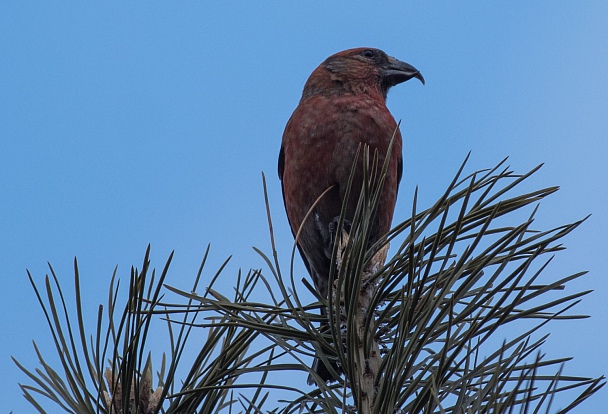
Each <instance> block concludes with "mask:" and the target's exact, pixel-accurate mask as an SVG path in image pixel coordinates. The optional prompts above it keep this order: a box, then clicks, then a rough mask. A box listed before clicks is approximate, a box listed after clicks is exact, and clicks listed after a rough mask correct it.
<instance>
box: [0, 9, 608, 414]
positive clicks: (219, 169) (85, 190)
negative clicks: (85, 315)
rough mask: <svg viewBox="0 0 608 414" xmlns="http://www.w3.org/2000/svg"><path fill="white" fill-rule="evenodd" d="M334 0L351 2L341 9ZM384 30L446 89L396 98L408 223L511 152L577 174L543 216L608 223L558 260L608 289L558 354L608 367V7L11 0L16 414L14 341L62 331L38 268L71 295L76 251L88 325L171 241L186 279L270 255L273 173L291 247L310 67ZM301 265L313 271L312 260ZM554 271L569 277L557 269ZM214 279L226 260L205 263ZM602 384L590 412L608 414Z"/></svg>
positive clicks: (1, 211)
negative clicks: (289, 193) (291, 134)
mask: <svg viewBox="0 0 608 414" xmlns="http://www.w3.org/2000/svg"><path fill="white" fill-rule="evenodd" d="M330 3H332V4H330ZM357 46H373V47H378V48H381V49H383V50H385V51H386V52H387V53H388V54H390V55H392V56H395V57H397V58H399V59H401V60H404V61H406V62H408V63H410V64H412V65H414V66H415V67H416V68H418V69H419V70H420V71H421V72H422V73H423V75H424V77H425V79H426V81H427V84H426V86H422V85H420V84H419V83H418V82H408V83H406V84H404V85H399V86H398V87H396V88H394V89H393V90H392V91H391V93H390V95H389V100H388V105H389V108H390V109H391V111H392V113H393V115H394V116H395V118H396V119H400V120H402V127H401V128H402V132H403V135H404V154H403V155H404V175H403V180H402V184H401V185H402V186H401V190H400V193H399V196H400V199H399V201H398V205H397V212H396V215H395V216H396V220H399V221H401V220H404V219H406V218H407V217H408V213H409V212H410V210H411V207H410V206H411V199H412V194H413V191H414V189H415V187H416V186H419V188H420V206H421V207H427V206H428V205H429V204H430V203H431V202H432V201H434V199H436V198H437V196H438V195H439V194H440V193H442V192H443V190H444V189H445V187H446V186H447V184H448V183H449V182H450V180H451V179H452V177H453V175H454V173H455V172H456V170H457V167H458V166H459V165H460V164H461V162H462V161H463V159H464V157H465V156H466V154H467V153H468V152H469V151H472V157H471V160H470V163H469V168H470V169H469V171H473V170H475V169H481V168H486V167H491V166H494V165H495V164H496V163H497V162H498V161H500V160H501V159H502V158H504V157H505V156H509V157H510V164H511V165H512V167H513V168H514V169H515V170H516V171H519V172H524V171H527V170H528V169H530V168H532V167H533V166H535V165H537V164H540V163H545V166H544V168H543V169H542V170H541V171H540V172H539V173H538V174H537V175H536V176H535V178H533V180H532V185H533V186H534V187H542V186H550V185H559V186H561V191H559V192H558V193H557V194H556V195H553V196H551V197H550V198H549V199H547V200H546V201H545V202H543V203H542V205H541V209H540V211H539V215H538V216H539V219H538V222H539V225H538V226H539V227H544V228H547V227H549V226H555V225H559V224H563V223H566V222H571V221H575V220H577V219H579V218H582V217H584V216H586V215H587V214H589V213H592V214H593V215H592V217H591V218H590V219H589V220H588V221H587V222H586V223H585V224H584V225H583V226H582V227H581V228H579V229H578V230H577V231H576V232H575V233H574V234H572V235H570V236H568V237H567V238H566V240H565V243H566V245H567V247H568V250H567V251H565V252H562V253H560V254H558V256H557V258H556V260H555V261H554V263H553V264H552V266H551V267H550V269H549V272H550V273H549V274H554V275H555V277H561V276H564V275H567V274H569V273H573V272H576V271H578V270H589V271H590V274H589V275H588V276H587V277H585V278H583V279H582V280H580V281H577V282H576V283H574V284H573V286H572V288H570V290H569V291H568V293H572V292H574V291H578V290H585V289H594V290H595V292H594V293H593V294H591V295H590V296H588V297H586V298H585V300H584V301H583V303H582V304H580V305H579V306H578V307H577V308H576V311H577V312H578V313H586V314H590V315H592V318H591V319H587V320H584V321H578V322H567V323H557V324H553V326H552V327H551V331H552V335H551V337H550V339H549V342H548V344H547V345H546V346H545V347H544V348H543V349H544V350H545V351H547V353H548V356H550V357H558V356H573V357H575V359H574V361H573V362H571V363H569V364H568V365H567V368H566V372H567V373H570V374H574V375H588V376H600V375H602V374H608V356H607V355H608V346H607V345H606V344H607V342H608V333H607V331H608V326H607V321H608V310H607V306H606V303H608V282H607V280H608V279H607V275H606V268H607V266H606V261H607V259H606V258H607V253H606V250H607V249H606V244H607V243H606V234H607V232H608V209H607V208H606V206H607V205H608V196H607V187H608V185H607V184H606V183H607V182H608V166H607V165H608V164H607V162H606V160H607V159H608V144H607V142H606V140H607V138H608V3H607V2H605V1H596V2H593V1H588V2H587V1H586V2H566V1H555V2H526V1H516V2H502V4H498V2H484V1H477V2H447V1H446V2H434V3H433V4H432V5H430V4H427V3H423V2H415V3H411V2H406V1H387V2H361V1H354V2H348V3H347V2H340V3H338V2H321V1H312V2H299V3H296V2H280V1H267V2H244V1H225V2H146V3H145V4H144V3H141V2H140V3H135V2H113V1H108V2H98V4H94V3H92V2H62V3H60V4H58V3H55V4H52V5H50V4H48V3H43V2H26V1H3V2H1V3H0V56H1V58H0V272H1V278H2V279H1V280H2V286H3V288H2V290H1V291H0V306H1V312H0V329H1V332H2V333H3V338H2V340H1V341H0V388H1V389H2V395H3V397H2V398H0V413H7V412H8V411H10V410H14V412H15V413H24V412H33V408H32V407H31V406H29V404H28V403H27V402H26V401H25V400H24V399H23V398H22V397H21V392H20V390H19V388H18V385H17V383H18V382H28V381H27V379H26V377H25V375H24V374H22V373H21V372H20V371H19V370H18V369H17V368H16V367H15V366H14V364H13V363H12V361H11V359H10V356H11V355H13V356H15V357H17V358H18V359H19V360H20V361H22V362H23V363H24V364H25V365H26V366H28V367H30V368H34V367H35V365H36V358H35V354H34V351H33V348H32V346H31V340H32V339H35V340H36V341H37V342H38V343H39V345H40V346H41V348H42V349H43V351H46V352H45V353H46V354H49V355H50V354H52V352H53V348H52V343H51V341H50V335H49V333H48V329H47V327H46V323H45V321H44V319H43V315H42V312H41V310H40V308H39V306H38V304H37V302H36V300H35V296H34V294H33V291H32V289H31V287H30V285H29V282H28V280H27V277H26V272H25V269H26V268H28V269H30V271H31V272H32V273H33V275H34V276H35V278H36V279H37V280H38V281H40V282H42V280H43V277H44V275H45V274H46V273H47V272H48V268H47V267H46V263H47V261H49V262H51V264H52V265H53V266H54V268H55V269H56V271H57V273H58V274H59V276H60V278H61V280H62V283H63V284H64V286H65V287H66V290H67V291H68V292H72V291H71V284H72V261H73V258H74V256H77V257H78V260H79V264H80V268H81V275H82V278H83V281H84V286H83V290H84V295H85V297H86V298H88V301H89V303H90V308H89V309H88V311H89V312H90V317H91V319H93V318H94V316H95V312H96V306H97V304H98V303H100V302H104V303H105V301H106V294H107V286H108V282H109V279H110V276H111V274H112V271H113V269H114V267H115V266H116V265H118V269H119V276H120V277H121V278H122V279H123V280H124V281H126V280H127V279H128V275H129V268H130V266H131V265H136V266H140V264H141V261H142V258H143V254H144V251H145V248H146V246H147V244H148V243H151V245H152V264H153V265H154V266H156V267H161V266H162V265H163V264H164V261H165V260H166V258H167V256H168V255H169V253H170V252H171V251H172V250H175V252H176V253H175V260H174V264H173V266H172V271H171V273H170V275H169V283H171V284H173V285H175V286H179V287H182V288H184V289H188V288H189V286H190V284H191V282H192V280H193V278H194V275H195V274H196V271H197V269H198V265H199V262H200V260H201V258H202V255H203V252H204V249H205V247H206V245H207V243H211V260H210V267H209V271H211V270H213V269H214V268H216V267H217V266H218V265H219V264H220V263H221V262H222V261H223V260H224V259H225V258H226V257H228V256H229V255H234V257H233V260H232V262H231V264H230V266H229V267H228V269H227V271H226V273H225V275H226V277H225V279H224V280H222V287H223V289H224V290H225V291H226V292H228V291H229V289H230V287H231V286H232V285H233V282H234V279H232V276H234V277H236V272H237V270H238V269H239V268H244V269H248V268H250V267H255V268H258V267H262V266H263V263H262V260H261V259H260V258H259V256H257V255H256V254H255V252H253V250H252V248H251V246H256V247H259V248H261V249H262V250H264V251H265V252H267V253H270V248H269V240H268V230H267V224H266V215H265V210H264V201H263V193H262V181H261V171H264V172H265V173H266V175H267V177H268V185H269V196H270V203H271V209H272V213H273V217H274V221H275V223H274V224H275V233H276V238H277V244H278V248H279V253H280V255H281V258H282V259H283V262H284V266H287V263H288V258H289V252H290V250H291V246H292V242H293V239H292V236H291V232H290V230H289V227H288V224H287V220H286V218H285V215H284V211H283V203H282V199H281V192H280V184H279V180H278V178H277V174H276V162H277V155H278V151H279V146H280V140H281V134H282V132H283V128H284V126H285V123H286V122H287V120H288V118H289V116H290V114H291V112H292V111H293V109H294V108H295V106H296V105H297V103H298V100H299V98H300V93H301V90H302V87H303V85H304V82H305V80H306V78H307V77H308V75H309V74H310V72H311V71H312V70H313V69H314V68H315V67H316V66H317V65H318V64H319V63H320V62H321V61H323V60H324V59H325V58H326V57H327V56H329V55H330V54H333V53H335V52H337V51H340V50H343V49H347V48H351V47H357ZM298 266H299V269H300V271H302V272H303V266H302V265H301V263H299V264H298ZM551 272H553V273H551ZM208 275H210V273H209V274H208ZM606 401H608V392H607V391H606V390H602V391H601V392H600V393H599V394H598V395H596V396H595V398H593V399H592V400H590V401H588V402H587V403H586V404H585V405H583V406H582V409H581V410H579V412H589V413H599V412H605V409H606Z"/></svg>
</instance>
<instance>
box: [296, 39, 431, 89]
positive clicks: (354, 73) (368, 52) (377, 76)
mask: <svg viewBox="0 0 608 414" xmlns="http://www.w3.org/2000/svg"><path fill="white" fill-rule="evenodd" d="M412 78H417V79H418V80H420V82H422V83H423V84H424V78H423V77H422V75H421V74H420V71H419V70H418V69H416V68H415V67H413V66H412V65H409V64H407V63H405V62H402V61H400V60H397V59H395V58H394V57H391V56H388V55H387V54H386V53H384V52H383V51H382V50H379V49H374V48H369V47H361V48H356V49H348V50H344V51H342V52H339V53H336V54H335V55H332V56H330V57H328V58H327V59H325V62H323V63H321V65H319V67H317V69H315V70H314V72H313V73H312V74H311V75H310V77H309V78H308V81H307V82H306V85H305V86H304V93H303V97H306V96H312V95H316V94H326V95H335V94H342V93H370V94H371V93H380V94H381V95H382V97H383V98H384V99H386V95H387V93H388V90H389V89H390V88H391V87H393V86H395V85H397V84H399V83H402V82H405V81H407V80H409V79H412Z"/></svg>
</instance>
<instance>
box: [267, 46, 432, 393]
mask: <svg viewBox="0 0 608 414" xmlns="http://www.w3.org/2000/svg"><path fill="white" fill-rule="evenodd" d="M412 78H417V79H418V80H420V81H421V82H422V84H424V78H423V77H422V75H421V73H420V71H418V70H417V69H416V68H414V67H413V66H411V65H410V64H408V63H405V62H402V61H400V60H397V59H396V58H394V57H391V56H389V55H387V54H386V53H385V52H383V51H382V50H379V49H375V48H370V47H360V48H355V49H348V50H344V51H341V52H338V53H336V54H334V55H331V56H329V57H328V58H327V59H325V61H323V62H322V63H321V64H320V65H319V66H318V67H317V68H316V69H315V70H314V71H313V72H312V73H311V75H310V76H309V78H308V80H307V81H306V83H305V85H304V89H303V91H302V97H301V99H300V101H299V103H298V105H297V107H296V109H295V110H294V112H293V114H292V115H291V117H290V118H289V121H288V122H287V125H286V126H285V131H284V133H283V137H282V141H281V149H280V152H279V160H278V173H279V179H280V181H281V188H282V194H283V201H284V205H285V210H286V213H287V218H288V221H289V224H290V227H291V231H292V233H293V234H294V237H296V235H297V237H296V244H297V247H298V250H299V252H300V255H301V256H302V260H303V261H304V265H305V267H306V269H307V271H308V273H309V274H310V276H311V279H312V281H313V283H314V286H315V289H316V290H317V292H318V293H319V295H320V296H321V297H322V298H325V299H327V298H328V294H329V272H330V267H331V254H332V250H333V243H334V240H335V234H334V233H335V229H336V223H337V221H338V219H339V217H340V213H341V209H342V205H343V203H344V200H345V194H346V192H347V190H348V183H349V177H350V176H351V170H352V169H353V165H354V164H353V163H354V162H355V157H357V154H359V157H361V154H360V151H359V148H360V146H361V145H362V144H366V145H368V146H369V148H370V153H372V154H373V153H374V152H373V151H377V156H378V160H379V163H378V165H380V166H382V165H383V163H384V162H385V158H386V155H387V152H388V150H389V147H390V145H391V141H392V150H391V152H390V154H389V159H388V170H387V172H386V176H385V181H384V186H383V188H382V190H381V191H382V192H381V195H380V198H379V203H378V207H377V211H376V215H375V218H374V222H373V224H372V230H371V235H370V240H369V242H370V244H371V243H374V242H375V241H377V240H378V239H379V238H381V237H382V236H383V235H385V234H386V233H388V231H389V230H390V227H391V222H392V218H393V213H394V210H395V203H396V199H397V192H398V186H399V182H400V181H401V175H402V171H403V161H402V142H401V133H400V131H399V128H398V125H397V122H396V121H395V118H394V117H393V116H392V114H391V113H390V111H389V110H388V108H387V106H386V98H387V94H388V91H389V89H390V88H391V87H393V86H395V85H397V84H400V83H402V82H405V81H407V80H409V79H412ZM353 174H354V175H353V181H352V186H351V188H352V189H351V193H350V196H349V197H348V202H347V205H346V206H345V208H346V209H345V211H346V213H345V223H348V222H349V221H350V220H352V218H353V215H354V212H355V209H356V205H357V200H358V198H359V192H360V188H361V184H362V181H363V168H362V166H361V163H359V164H357V166H356V167H355V169H354V172H353ZM322 313H323V310H322ZM332 367H333V368H334V372H337V373H338V374H339V373H340V372H341V371H340V369H339V367H338V366H337V364H335V363H333V362H332ZM313 369H314V370H315V371H316V373H317V374H318V375H319V376H320V377H321V379H322V380H323V381H325V382H327V381H333V380H337V378H334V375H332V374H330V370H329V369H328V368H327V367H326V366H325V365H324V364H323V363H321V362H320V361H319V360H318V359H317V360H315V363H314V365H313ZM309 383H311V378H310V377H309Z"/></svg>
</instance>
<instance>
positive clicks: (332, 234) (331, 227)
mask: <svg viewBox="0 0 608 414" xmlns="http://www.w3.org/2000/svg"><path fill="white" fill-rule="evenodd" d="M339 224H340V217H339V216H336V217H334V219H333V220H332V221H330V222H329V224H328V226H327V229H328V231H329V249H330V250H332V249H333V248H334V243H335V242H336V233H337V232H338V225H339ZM351 225H352V223H351V222H350V221H349V220H346V219H345V220H344V222H343V223H342V231H343V232H346V233H347V234H348V233H350V228H351Z"/></svg>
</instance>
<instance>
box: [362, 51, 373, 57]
mask: <svg viewBox="0 0 608 414" xmlns="http://www.w3.org/2000/svg"><path fill="white" fill-rule="evenodd" d="M361 55H362V56H365V57H367V58H372V57H374V51H373V50H369V49H366V50H364V51H363V52H361Z"/></svg>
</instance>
